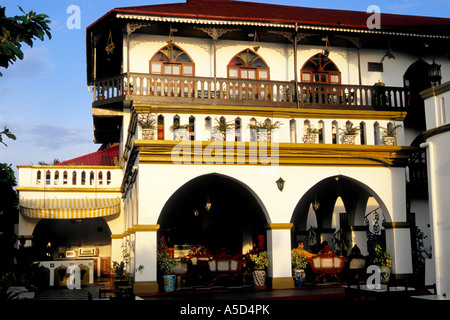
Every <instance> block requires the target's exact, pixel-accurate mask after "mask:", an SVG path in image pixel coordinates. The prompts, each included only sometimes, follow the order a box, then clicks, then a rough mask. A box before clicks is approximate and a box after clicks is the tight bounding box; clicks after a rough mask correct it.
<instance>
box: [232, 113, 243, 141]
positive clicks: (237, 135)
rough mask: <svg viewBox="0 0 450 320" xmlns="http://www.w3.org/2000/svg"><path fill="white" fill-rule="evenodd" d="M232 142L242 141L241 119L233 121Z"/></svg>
mask: <svg viewBox="0 0 450 320" xmlns="http://www.w3.org/2000/svg"><path fill="white" fill-rule="evenodd" d="M234 141H242V119H241V118H240V117H237V118H236V119H234Z"/></svg>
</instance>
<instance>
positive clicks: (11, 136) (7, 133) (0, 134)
mask: <svg viewBox="0 0 450 320" xmlns="http://www.w3.org/2000/svg"><path fill="white" fill-rule="evenodd" d="M3 135H5V136H6V137H7V138H9V139H11V140H16V139H17V138H16V136H15V135H14V134H12V133H11V131H9V129H8V128H7V127H5V128H4V129H3V131H0V142H1V143H3V144H4V145H5V146H7V145H6V143H4V142H3Z"/></svg>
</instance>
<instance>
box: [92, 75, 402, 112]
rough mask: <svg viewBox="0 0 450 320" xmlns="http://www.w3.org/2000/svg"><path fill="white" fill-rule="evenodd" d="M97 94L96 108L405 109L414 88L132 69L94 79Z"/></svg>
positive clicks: (95, 97) (95, 96) (94, 104)
mask: <svg viewBox="0 0 450 320" xmlns="http://www.w3.org/2000/svg"><path fill="white" fill-rule="evenodd" d="M93 94H94V102H93V106H94V107H98V106H106V105H108V104H112V103H115V102H124V101H131V100H139V101H140V102H144V103H153V104H173V103H176V104H195V105H209V106H256V107H267V108H306V109H308V108H310V109H347V110H380V111H386V110H390V111H405V110H406V108H407V107H408V95H409V92H408V90H407V89H405V88H401V87H386V86H383V85H374V86H360V85H345V84H320V83H310V82H297V83H295V82H294V81H273V80H246V79H228V78H211V77H195V76H173V75H152V74H143V73H129V74H122V75H118V76H116V77H111V78H106V79H101V80H97V81H95V82H94V88H93Z"/></svg>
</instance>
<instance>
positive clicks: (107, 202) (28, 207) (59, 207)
mask: <svg viewBox="0 0 450 320" xmlns="http://www.w3.org/2000/svg"><path fill="white" fill-rule="evenodd" d="M20 212H21V213H22V215H23V216H25V217H28V218H41V219H87V218H99V217H105V216H110V215H113V214H116V213H119V212H120V198H100V199H88V198H84V199H23V198H22V199H21V200H20Z"/></svg>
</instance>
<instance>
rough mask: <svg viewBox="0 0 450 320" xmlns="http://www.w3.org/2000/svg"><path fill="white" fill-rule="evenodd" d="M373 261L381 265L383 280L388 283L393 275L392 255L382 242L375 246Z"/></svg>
mask: <svg viewBox="0 0 450 320" xmlns="http://www.w3.org/2000/svg"><path fill="white" fill-rule="evenodd" d="M372 261H373V263H374V264H375V265H377V266H379V267H380V273H381V282H382V283H387V282H388V281H389V277H390V275H391V266H392V257H391V255H390V254H389V253H388V252H387V251H386V250H384V249H383V248H382V247H381V245H380V244H376V245H375V247H374V257H373V260H372Z"/></svg>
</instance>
